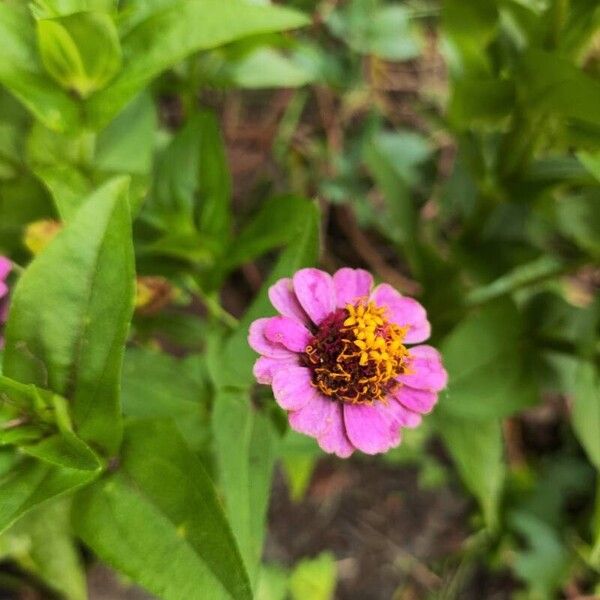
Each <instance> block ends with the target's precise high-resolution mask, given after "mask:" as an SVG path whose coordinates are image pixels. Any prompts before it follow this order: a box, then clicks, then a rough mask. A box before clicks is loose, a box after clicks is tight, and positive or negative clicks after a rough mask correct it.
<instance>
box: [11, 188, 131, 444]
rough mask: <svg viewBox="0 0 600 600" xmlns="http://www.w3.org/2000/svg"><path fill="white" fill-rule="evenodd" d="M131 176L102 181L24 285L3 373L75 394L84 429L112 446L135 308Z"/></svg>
mask: <svg viewBox="0 0 600 600" xmlns="http://www.w3.org/2000/svg"><path fill="white" fill-rule="evenodd" d="M126 193H127V180H125V179H114V180H111V181H109V182H108V183H106V184H105V185H104V186H102V187H101V188H99V189H98V190H97V191H96V192H95V193H94V194H92V196H90V197H89V199H87V201H85V202H84V204H83V207H82V208H81V209H80V210H79V212H78V213H77V214H76V216H75V217H74V218H73V219H72V221H71V222H70V223H68V224H67V226H66V227H65V228H64V229H63V230H62V231H61V232H60V233H59V234H58V235H57V236H56V238H55V239H54V240H53V242H52V243H51V244H50V245H49V246H48V247H47V248H46V249H45V250H44V252H42V253H41V254H39V255H38V256H37V257H36V258H35V260H34V261H33V262H32V263H31V265H30V266H29V267H28V269H27V270H26V272H25V273H24V274H23V276H22V277H21V278H20V280H19V283H18V284H17V286H16V288H15V291H14V295H13V298H12V304H11V313H10V318H9V322H8V325H7V329H6V350H5V356H4V373H5V374H6V375H7V376H8V377H12V378H13V379H16V380H18V381H22V382H25V383H35V384H36V385H39V386H40V387H44V388H49V389H51V390H53V391H54V392H56V393H57V394H60V395H62V396H65V397H66V398H68V399H69V400H70V401H71V406H72V411H73V421H74V424H75V427H76V430H77V432H78V434H79V435H80V436H81V437H82V439H84V440H85V441H88V442H91V443H94V444H97V445H99V446H100V447H102V448H104V450H106V451H108V452H114V451H115V450H116V448H117V447H118V445H119V442H120V437H121V431H120V430H121V427H120V419H121V417H120V403H119V383H120V372H121V360H122V356H123V347H124V343H125V339H126V336H127V330H128V327H129V320H130V318H131V312H132V308H133V286H134V281H133V275H134V271H133V249H132V245H131V225H130V216H129V205H128V202H127V196H126Z"/></svg>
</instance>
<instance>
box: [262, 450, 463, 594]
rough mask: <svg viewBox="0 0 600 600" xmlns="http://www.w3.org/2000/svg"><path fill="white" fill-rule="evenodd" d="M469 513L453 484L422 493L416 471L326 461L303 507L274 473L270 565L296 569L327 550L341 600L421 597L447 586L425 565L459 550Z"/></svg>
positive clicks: (369, 462) (372, 462) (374, 463)
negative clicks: (304, 560) (334, 562)
mask: <svg viewBox="0 0 600 600" xmlns="http://www.w3.org/2000/svg"><path fill="white" fill-rule="evenodd" d="M468 508H469V505H468V503H467V501H465V499H464V498H462V497H461V496H459V495H458V494H457V493H455V492H453V491H452V490H451V489H450V488H448V487H442V488H439V489H436V490H423V489H419V486H418V484H417V473H416V470H415V469H412V468H408V467H400V468H399V467H388V466H386V465H384V464H382V463H381V461H379V462H377V461H375V460H364V461H348V462H343V463H342V462H340V461H337V462H336V461H334V460H324V461H323V462H322V463H321V464H320V465H319V467H318V469H317V471H316V473H315V475H314V477H313V480H312V483H311V486H310V489H309V491H308V493H307V495H306V497H305V499H304V500H303V501H302V502H300V503H297V504H296V503H293V502H291V501H290V499H289V496H288V493H287V490H286V487H285V483H284V481H283V477H282V476H281V474H278V475H277V476H276V478H275V488H274V493H273V497H272V502H271V509H270V515H269V523H270V530H269V537H268V540H267V545H266V552H265V554H266V560H267V561H272V562H278V563H282V564H286V565H292V564H294V563H295V562H296V561H298V560H299V559H301V558H303V557H307V556H315V555H316V554H318V553H319V552H322V551H324V550H329V551H331V552H333V553H334V555H335V557H336V559H337V561H338V573H339V580H338V589H337V595H336V596H337V598H338V599H339V600H385V599H391V598H393V597H395V598H405V599H407V600H408V599H409V598H423V597H424V594H426V593H427V591H428V590H431V589H434V588H437V587H438V586H439V585H440V583H441V582H440V579H439V577H438V575H436V574H435V573H434V572H433V571H432V570H430V568H429V567H428V566H427V565H429V564H433V563H436V562H438V563H440V562H441V561H442V560H443V559H444V557H447V556H449V555H451V554H452V553H453V552H456V551H457V550H458V549H459V548H460V546H461V544H462V542H463V540H464V538H465V536H466V534H467V531H466V527H467V513H468Z"/></svg>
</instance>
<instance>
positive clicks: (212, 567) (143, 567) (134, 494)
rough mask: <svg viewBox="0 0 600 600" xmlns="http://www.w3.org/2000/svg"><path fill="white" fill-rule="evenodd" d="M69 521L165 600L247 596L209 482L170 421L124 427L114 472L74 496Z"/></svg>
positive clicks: (101, 553) (242, 574)
mask: <svg viewBox="0 0 600 600" xmlns="http://www.w3.org/2000/svg"><path fill="white" fill-rule="evenodd" d="M174 490H177V493H176V494H174V493H173V491H174ZM74 523H75V529H76V531H77V533H78V534H79V535H80V536H81V538H82V540H83V541H84V542H85V543H86V544H87V545H88V546H89V547H90V548H92V549H93V550H94V552H95V553H96V554H97V555H98V556H99V557H100V558H101V559H102V560H104V561H106V562H107V563H109V564H110V565H112V566H113V567H115V568H116V569H118V570H119V571H121V572H122V573H123V574H125V575H127V576H128V577H130V578H131V579H133V581H135V582H136V583H138V584H140V585H142V586H144V587H145V588H146V589H148V590H149V591H150V592H151V593H153V594H156V595H157V596H159V597H160V598H163V599H164V600H196V599H197V600H201V599H204V598H211V599H212V598H214V599H215V600H217V599H221V598H222V599H229V600H238V599H239V600H245V599H250V598H251V597H252V594H251V592H250V587H249V583H248V579H247V575H246V573H245V570H244V566H243V563H242V560H241V558H240V555H239V552H238V549H237V547H236V544H235V541H234V538H233V536H232V534H231V531H230V529H229V526H228V524H227V521H226V519H225V515H224V514H223V510H222V508H221V506H220V504H219V500H218V498H217V495H216V493H215V490H214V488H213V485H212V482H211V481H210V479H209V477H208V475H207V474H206V472H205V470H204V468H203V467H202V465H201V463H200V462H199V461H198V459H197V458H196V457H195V456H194V455H193V454H192V453H191V452H190V450H189V449H188V448H187V446H186V445H185V443H184V442H183V440H182V439H181V437H180V435H179V433H178V432H177V429H176V428H175V426H174V425H171V424H169V423H168V422H166V423H165V422H159V421H139V422H134V423H132V424H131V425H130V426H128V427H127V429H126V434H125V440H124V444H123V454H122V462H121V468H120V470H119V472H117V473H115V474H114V475H112V476H110V477H109V478H108V479H105V480H103V481H101V482H98V483H97V484H96V485H94V486H92V487H90V488H88V489H86V490H84V491H83V492H82V493H81V494H80V495H79V496H78V497H77V498H76V503H75V506H74Z"/></svg>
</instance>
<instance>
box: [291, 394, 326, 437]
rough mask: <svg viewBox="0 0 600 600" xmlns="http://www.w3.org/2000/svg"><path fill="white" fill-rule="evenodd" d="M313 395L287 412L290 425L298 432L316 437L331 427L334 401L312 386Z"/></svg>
mask: <svg viewBox="0 0 600 600" xmlns="http://www.w3.org/2000/svg"><path fill="white" fill-rule="evenodd" d="M312 390H313V395H312V397H311V398H310V400H309V401H308V402H307V403H306V404H305V405H304V406H303V407H302V408H301V409H300V410H297V411H294V412H291V413H290V414H289V421H290V427H291V428H292V429H294V430H295V431H298V432H299V433H304V434H306V435H310V436H312V437H315V438H318V437H319V436H320V435H321V434H323V433H325V432H326V431H327V430H328V428H329V427H331V423H332V420H333V419H334V418H335V408H336V402H335V401H334V400H331V399H330V398H326V397H325V396H323V395H322V394H320V393H319V392H318V391H317V390H316V389H315V388H312Z"/></svg>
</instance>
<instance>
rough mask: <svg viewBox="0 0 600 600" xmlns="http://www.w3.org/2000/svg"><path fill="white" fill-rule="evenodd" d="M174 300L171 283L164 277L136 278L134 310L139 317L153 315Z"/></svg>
mask: <svg viewBox="0 0 600 600" xmlns="http://www.w3.org/2000/svg"><path fill="white" fill-rule="evenodd" d="M174 298H175V293H174V289H173V286H172V285H171V283H170V282H169V281H168V280H167V279H165V278H164V277H156V276H154V277H148V276H141V277H138V278H137V288H136V295H135V310H136V312H137V313H138V314H141V315H146V316H148V315H154V314H156V313H158V312H159V311H160V310H161V309H163V308H164V307H165V306H167V305H168V304H170V303H171V302H172V301H173V300H174Z"/></svg>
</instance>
